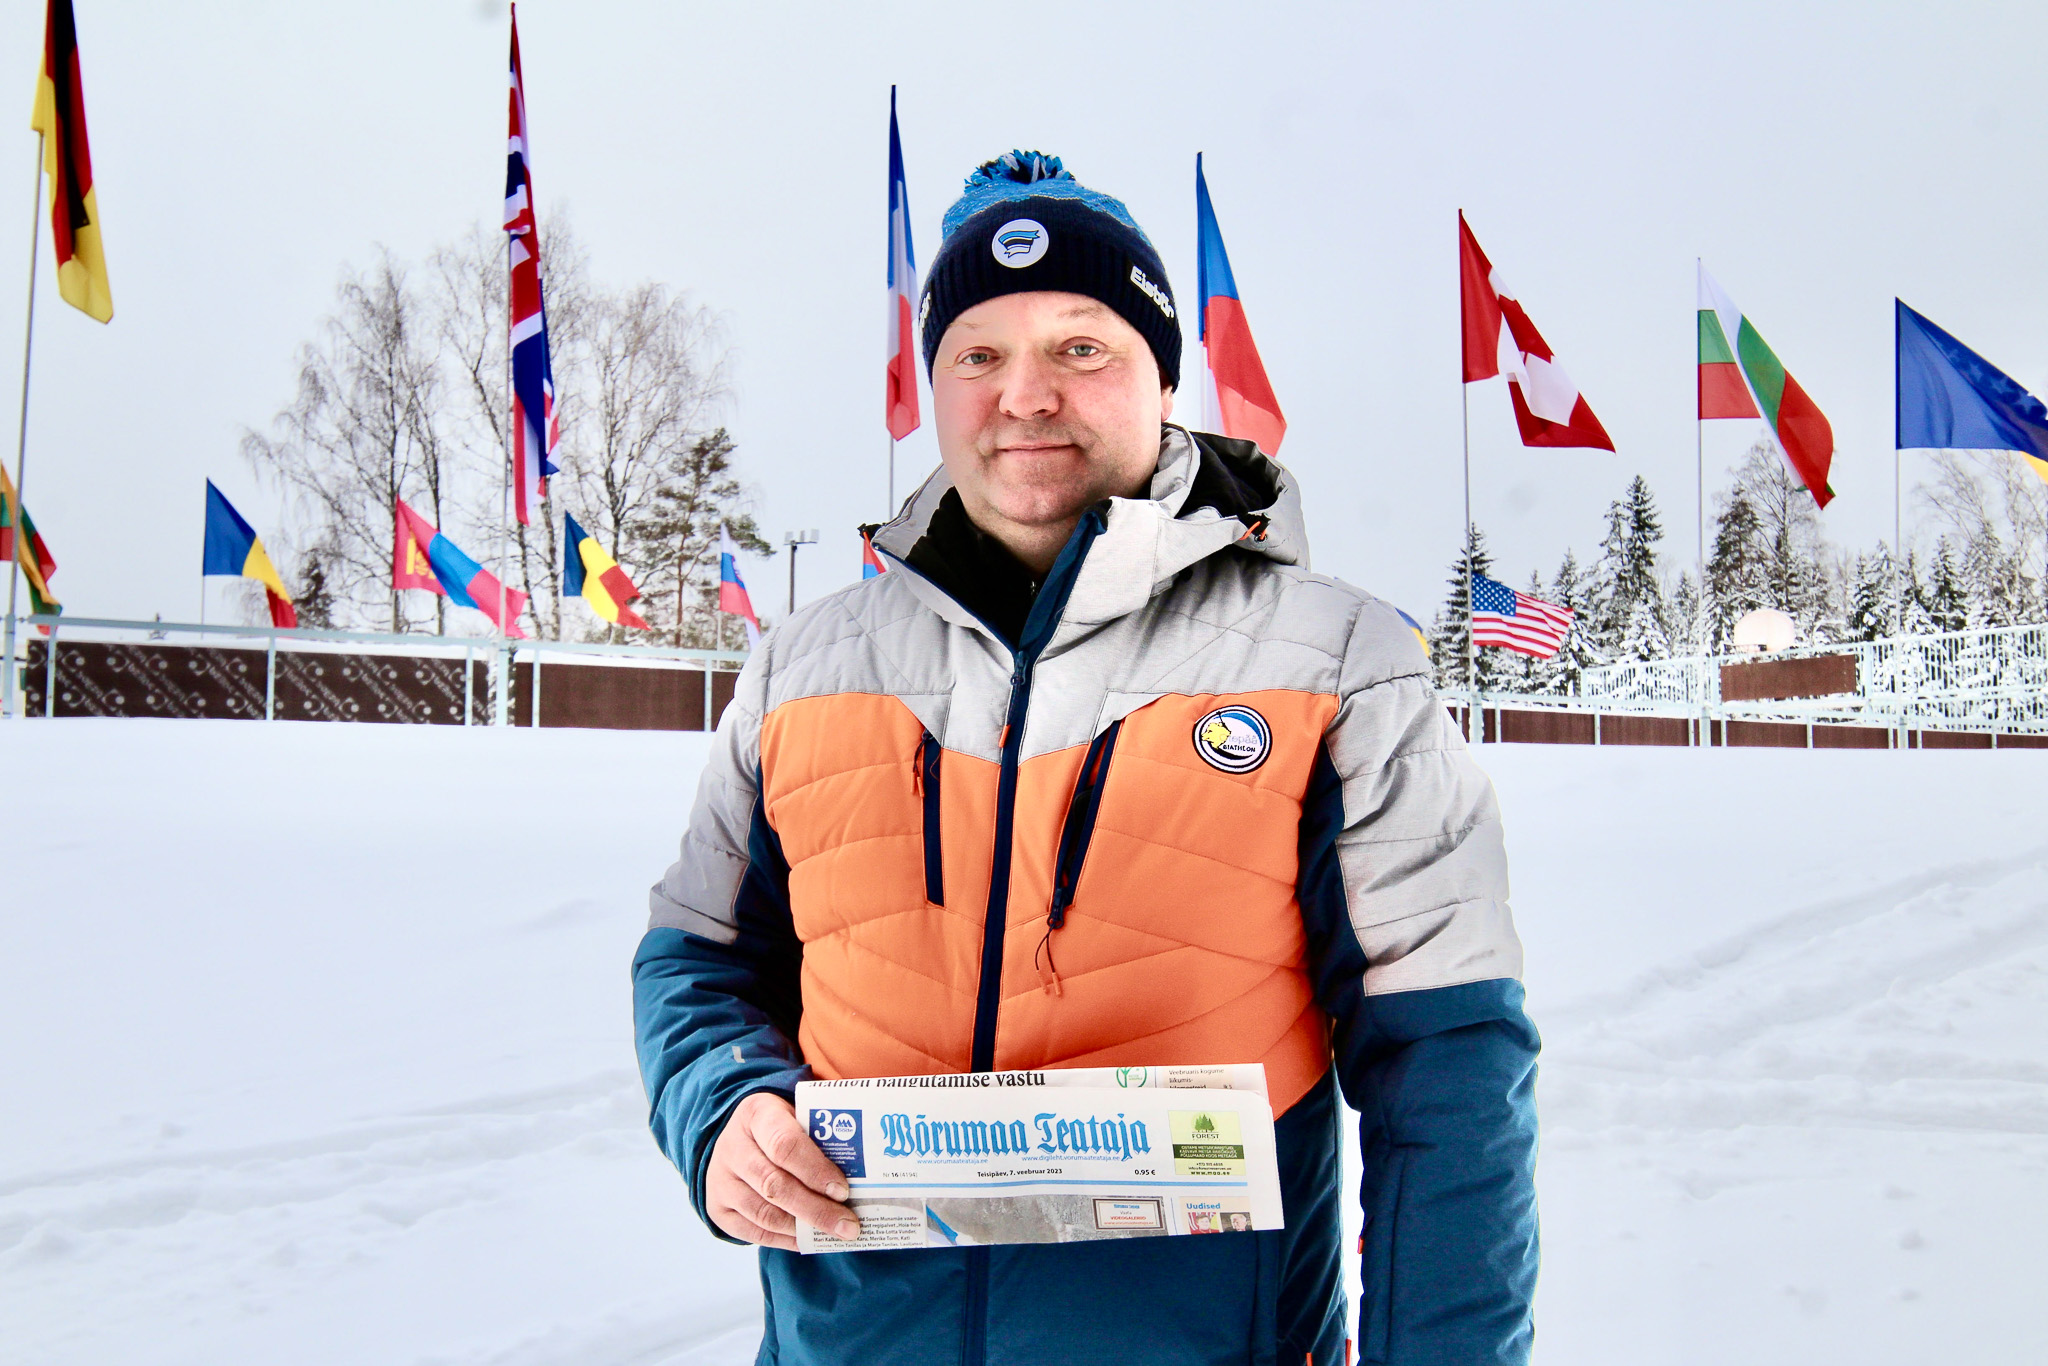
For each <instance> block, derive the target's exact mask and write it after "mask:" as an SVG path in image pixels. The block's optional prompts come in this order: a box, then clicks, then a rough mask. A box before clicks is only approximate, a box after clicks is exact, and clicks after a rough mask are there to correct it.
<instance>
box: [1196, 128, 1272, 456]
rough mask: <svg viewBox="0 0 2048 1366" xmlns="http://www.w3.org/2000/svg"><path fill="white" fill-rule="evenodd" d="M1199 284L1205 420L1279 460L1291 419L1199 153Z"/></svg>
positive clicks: (1197, 281) (1223, 434) (1197, 162)
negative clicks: (1270, 373)
mask: <svg viewBox="0 0 2048 1366" xmlns="http://www.w3.org/2000/svg"><path fill="white" fill-rule="evenodd" d="M1195 235H1196V239H1197V248H1196V250H1197V256H1196V276H1195V278H1196V284H1197V287H1198V288H1199V290H1200V292H1201V297H1202V356H1203V361H1204V366H1205V368H1206V370H1207V371H1208V374H1207V376H1206V378H1205V383H1204V386H1203V393H1202V399H1203V404H1202V406H1203V410H1204V411H1203V414H1202V416H1203V420H1204V421H1205V422H1206V423H1207V424H1208V425H1209V426H1210V428H1211V429H1212V430H1213V431H1215V432H1217V433H1218V434H1219V435H1222V436H1231V437H1237V438H1240V439H1242V440H1245V441H1251V442H1255V443H1257V445H1258V448H1259V449H1260V450H1262V451H1264V452H1265V453H1266V454H1267V455H1277V454H1278V453H1279V451H1280V438H1281V437H1283V436H1285V435H1286V434H1287V419H1286V418H1285V417H1282V416H1281V415H1280V401H1279V400H1278V399H1276V398H1274V397H1273V386H1272V384H1271V383H1270V382H1269V381H1268V380H1267V379H1266V367H1265V364H1264V362H1262V361H1261V360H1260V359H1259V348H1258V347H1257V345H1255V344H1254V343H1253V341H1252V329H1251V324H1250V323H1248V322H1246V321H1245V316H1244V304H1243V303H1242V302H1240V301H1239V299H1238V297H1237V277H1236V276H1234V275H1232V274H1231V273H1230V256H1229V253H1227V252H1225V251H1224V250H1223V230H1222V229H1221V228H1219V227H1217V226H1216V208H1215V206H1214V205H1213V204H1211V203H1210V202H1209V182H1208V179H1207V178H1206V177H1204V176H1203V174H1202V154H1201V153H1200V152H1197V153H1195Z"/></svg>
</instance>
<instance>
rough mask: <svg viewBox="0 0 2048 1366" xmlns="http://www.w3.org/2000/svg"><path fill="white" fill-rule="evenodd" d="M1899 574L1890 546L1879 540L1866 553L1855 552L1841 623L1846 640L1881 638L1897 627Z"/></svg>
mask: <svg viewBox="0 0 2048 1366" xmlns="http://www.w3.org/2000/svg"><path fill="white" fill-rule="evenodd" d="M1899 587H1900V584H1899V575H1898V571H1897V567H1896V566H1895V565H1894V564H1893V563H1892V552H1891V547H1890V546H1888V545H1886V544H1885V543H1884V542H1883V541H1879V542H1878V543H1877V549H1876V550H1874V551H1871V552H1870V553H1869V554H1867V555H1858V556H1857V557H1856V561H1855V564H1854V566H1853V567H1852V568H1851V570H1850V580H1849V604H1848V612H1847V620H1846V621H1845V622H1844V627H1845V629H1846V633H1847V636H1848V639H1850V640H1883V639H1885V638H1886V637H1887V636H1891V635H1894V634H1896V633H1897V631H1898V622H1899Z"/></svg>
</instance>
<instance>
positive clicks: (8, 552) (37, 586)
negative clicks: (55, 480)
mask: <svg viewBox="0 0 2048 1366" xmlns="http://www.w3.org/2000/svg"><path fill="white" fill-rule="evenodd" d="M10 560H15V561H19V562H20V564H21V572H22V576H23V577H24V578H26V579H27V580H28V601H29V610H31V611H32V612H34V613H35V614H36V615H38V616H45V617H53V616H56V615H57V614H58V613H59V612H62V611H63V610H64V604H63V603H61V602H58V601H57V600H56V599H55V598H53V597H51V596H50V575H52V574H54V573H56V572H57V562H56V561H55V560H53V559H51V558H50V547H48V546H46V545H44V544H43V538H42V537H41V536H40V535H39V534H37V532H36V524H35V521H34V520H33V519H32V518H30V516H29V515H28V513H27V511H26V510H25V509H23V507H22V506H21V499H20V498H19V497H18V496H17V495H16V494H15V491H14V481H13V480H12V479H9V478H8V477H7V468H6V466H4V465H0V564H6V563H7V562H8V561H10Z"/></svg>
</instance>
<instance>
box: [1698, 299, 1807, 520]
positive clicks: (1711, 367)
mask: <svg viewBox="0 0 2048 1366" xmlns="http://www.w3.org/2000/svg"><path fill="white" fill-rule="evenodd" d="M1699 273H1700V292H1699V331H1700V418H1701V420H1702V421H1705V420H1707V419H1710V418H1717V417H1749V418H1755V417H1761V418H1763V419H1764V421H1765V422H1767V423H1769V424H1770V428H1771V435H1772V436H1773V437H1775V438H1776V439H1777V443H1778V449H1779V451H1781V452H1782V453H1783V454H1784V456H1785V463H1786V464H1788V465H1790V466H1791V467H1792V473H1793V474H1795V475H1797V476H1798V477H1799V482H1800V483H1801V484H1803V485H1805V487H1806V491H1807V492H1809V493H1811V494H1812V495H1813V501H1814V502H1815V503H1817V504H1818V505H1820V506H1821V507H1826V506H1827V505H1828V500H1829V499H1831V498H1833V497H1834V496H1835V491H1834V490H1833V489H1831V488H1829V487H1828V467H1829V466H1830V465H1832V464H1833V463H1834V459H1835V429H1834V428H1833V427H1832V426H1830V425H1829V424H1828V420H1827V417H1826V416H1825V415H1824V414H1823V413H1822V412H1821V410H1820V409H1819V408H1817V407H1815V406H1814V402H1813V400H1812V399H1810V398H1808V397H1807V396H1806V390H1804V389H1802V388H1800V387H1799V381H1798V380H1796V379H1794V378H1792V376H1791V375H1790V374H1789V373H1787V372H1786V369H1785V366H1784V364H1783V362H1781V361H1780V360H1779V359H1778V357H1777V353H1775V352H1774V351H1772V350H1771V348H1770V347H1768V346H1766V345H1764V339H1763V337H1762V335H1761V334H1759V333H1758V332H1757V330H1756V325H1755V324H1754V323H1752V322H1750V320H1749V318H1748V317H1747V316H1746V315H1745V314H1744V313H1743V311H1742V310H1741V309H1739V308H1737V307H1736V306H1735V301H1734V300H1732V299H1730V298H1729V297H1728V295H1727V294H1726V292H1724V291H1723V290H1722V288H1721V286H1720V285H1719V284H1718V283H1717V282H1716V281H1715V280H1714V277H1713V276H1711V275H1709V274H1707V268H1706V266H1705V265H1701V266H1700V267H1699Z"/></svg>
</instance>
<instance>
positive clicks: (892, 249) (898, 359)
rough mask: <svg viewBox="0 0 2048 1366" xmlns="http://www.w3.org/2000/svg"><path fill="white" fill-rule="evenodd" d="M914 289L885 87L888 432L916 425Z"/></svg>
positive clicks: (892, 102)
mask: <svg viewBox="0 0 2048 1366" xmlns="http://www.w3.org/2000/svg"><path fill="white" fill-rule="evenodd" d="M916 293H917V257H916V253H915V252H914V251H913V250H912V249H911V245H910V191H909V189H908V188H907V187H906V186H905V184H904V181H903V143H902V141H901V140H900V139H899V138H898V137H897V136H896V87H895V86H893V85H892V86H890V87H889V325H888V329H887V336H888V342H889V344H888V348H887V350H888V376H889V377H888V382H887V385H886V387H885V390H884V394H885V398H884V407H883V414H884V417H885V418H886V420H887V422H888V424H889V438H890V439H891V440H892V441H901V440H902V439H903V438H904V437H906V436H909V435H910V434H911V433H912V432H914V431H916V430H917V420H918V419H917V332H916V329H915V328H913V327H912V326H911V324H910V319H911V307H910V300H911V297H912V296H913V295H914V294H916Z"/></svg>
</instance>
